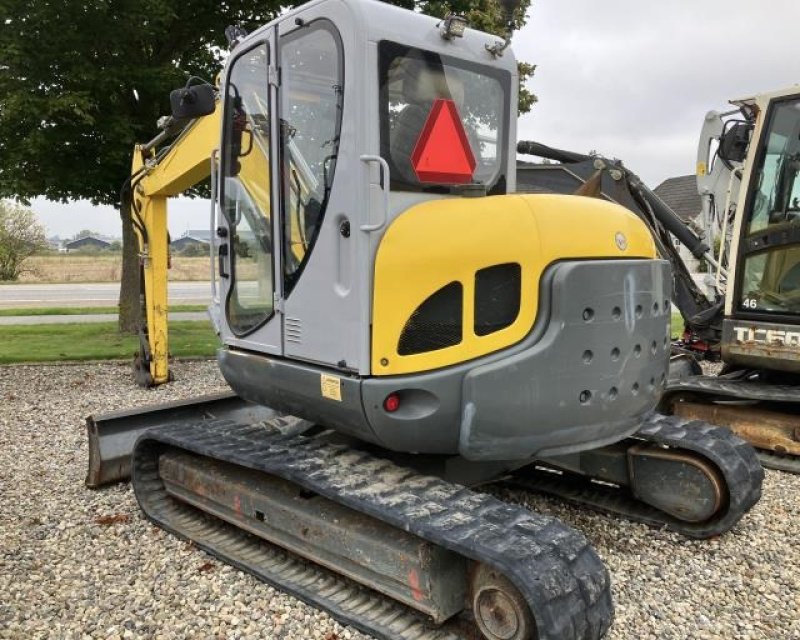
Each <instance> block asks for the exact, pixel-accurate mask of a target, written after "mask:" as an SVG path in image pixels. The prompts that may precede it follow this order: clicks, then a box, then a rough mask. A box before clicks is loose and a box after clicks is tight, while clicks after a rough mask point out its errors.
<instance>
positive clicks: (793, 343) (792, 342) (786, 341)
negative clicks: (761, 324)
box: [733, 327, 800, 347]
mask: <svg viewBox="0 0 800 640" xmlns="http://www.w3.org/2000/svg"><path fill="white" fill-rule="evenodd" d="M733 333H734V334H735V335H736V341H737V342H752V343H754V344H765V345H778V346H786V347H799V346H800V331H784V330H783V329H759V328H758V327H733Z"/></svg>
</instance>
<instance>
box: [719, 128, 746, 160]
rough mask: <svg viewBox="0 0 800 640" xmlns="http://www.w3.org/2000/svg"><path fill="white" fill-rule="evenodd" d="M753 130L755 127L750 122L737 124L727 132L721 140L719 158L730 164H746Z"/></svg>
mask: <svg viewBox="0 0 800 640" xmlns="http://www.w3.org/2000/svg"><path fill="white" fill-rule="evenodd" d="M752 130H753V125H752V124H750V123H749V122H737V123H735V124H734V125H733V126H732V127H730V128H729V129H728V130H727V131H725V133H723V134H722V135H721V136H720V139H719V149H718V150H717V154H718V155H719V157H720V158H722V159H723V160H727V161H728V162H744V159H745V158H746V157H747V147H748V146H749V145H750V132H751V131H752Z"/></svg>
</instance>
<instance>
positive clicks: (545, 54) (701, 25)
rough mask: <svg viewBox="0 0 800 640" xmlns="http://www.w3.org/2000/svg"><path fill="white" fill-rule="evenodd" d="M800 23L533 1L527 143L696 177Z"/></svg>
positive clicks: (639, 5)
mask: <svg viewBox="0 0 800 640" xmlns="http://www.w3.org/2000/svg"><path fill="white" fill-rule="evenodd" d="M799 30H800V0H769V1H765V0H762V2H745V1H744V0H727V1H725V0H701V1H698V0H670V1H661V2H655V1H653V0H650V1H647V0H644V1H643V0H606V1H605V2H598V1H597V0H568V1H558V0H533V6H532V8H531V11H530V14H529V22H528V25H527V26H526V27H525V28H524V29H523V30H522V31H520V32H519V33H517V34H515V36H514V40H513V47H514V50H515V52H516V55H517V57H518V58H520V59H522V60H525V61H528V62H533V63H535V64H537V65H538V69H537V71H536V76H535V77H534V79H533V81H532V82H531V83H530V88H531V89H532V90H533V92H534V93H536V94H537V95H538V97H539V103H538V104H537V105H536V106H535V107H534V109H533V111H532V112H531V113H530V114H528V115H526V116H524V117H523V118H522V119H521V120H520V122H519V133H518V135H519V139H521V140H536V141H538V142H543V143H545V144H549V145H550V146H555V147H561V148H564V149H569V150H573V151H580V152H588V151H598V152H600V153H602V154H604V155H606V156H610V157H617V158H621V159H622V160H624V161H625V163H626V165H627V166H628V167H629V168H631V169H632V170H633V171H635V172H636V173H638V174H639V175H640V176H641V177H642V178H643V179H644V180H645V182H647V183H648V184H649V185H650V186H651V187H655V186H657V185H658V184H659V183H660V182H661V181H663V180H664V179H666V178H668V177H672V176H677V175H685V174H689V173H693V172H694V164H695V154H696V146H697V136H698V134H699V132H700V127H701V125H702V122H703V116H704V115H705V113H706V112H707V111H709V110H710V109H718V110H724V109H725V108H726V107H727V101H728V100H730V99H733V98H741V97H745V96H748V95H752V94H755V93H759V92H764V91H770V90H773V89H779V88H783V87H786V86H789V85H792V84H796V83H800V44H798V43H799V42H800V38H798V31H799ZM123 178H124V176H120V182H122V179H123ZM33 208H34V210H35V211H36V212H37V213H38V214H39V217H40V219H41V220H42V222H44V223H45V225H46V226H47V227H48V231H49V234H58V235H60V236H62V237H69V236H71V235H73V234H75V233H76V232H77V231H79V230H81V229H85V228H89V229H93V230H96V231H99V232H101V233H105V234H108V235H115V236H116V235H119V234H120V231H119V229H120V225H119V217H118V215H117V213H116V212H115V211H114V210H113V209H111V208H108V207H97V208H95V207H92V206H91V205H89V204H88V203H83V202H77V203H72V204H70V205H56V204H54V203H49V202H46V201H43V200H36V201H35V202H34V207H33ZM207 225H208V205H207V203H206V202H204V201H198V200H195V201H192V200H185V199H184V200H178V201H176V202H174V203H172V204H171V205H170V221H169V227H170V231H171V233H172V235H173V237H175V236H179V235H181V234H182V233H183V232H184V231H185V230H187V229H190V228H191V229H197V228H205V227H206V226H207Z"/></svg>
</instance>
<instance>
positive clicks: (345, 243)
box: [276, 3, 388, 373]
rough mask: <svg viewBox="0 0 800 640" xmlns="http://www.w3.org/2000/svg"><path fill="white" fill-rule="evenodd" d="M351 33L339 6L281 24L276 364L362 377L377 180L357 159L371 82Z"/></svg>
mask: <svg viewBox="0 0 800 640" xmlns="http://www.w3.org/2000/svg"><path fill="white" fill-rule="evenodd" d="M358 24H359V23H358V22H357V21H356V20H355V19H354V16H353V13H352V9H351V7H349V6H348V4H347V3H323V4H319V3H308V4H307V5H304V7H303V8H302V9H301V10H300V11H298V12H296V13H295V12H293V13H292V16H291V17H290V18H287V19H285V20H283V21H281V22H280V23H279V25H278V41H277V54H278V66H279V68H280V87H279V100H278V108H279V113H278V115H279V119H280V123H281V138H280V152H281V167H280V172H279V174H276V175H280V176H281V185H280V187H281V192H280V193H281V215H282V221H283V222H282V228H281V234H282V236H283V242H282V255H283V260H282V264H281V272H280V279H281V281H282V282H281V284H282V291H283V296H284V298H285V299H284V300H283V307H284V343H283V346H284V355H285V356H286V358H291V359H293V360H301V361H305V362H309V363H312V364H316V365H321V366H324V367H330V368H335V369H338V370H340V371H348V372H359V373H368V372H369V313H370V287H369V278H370V277H371V255H370V251H371V247H370V243H371V242H377V240H376V238H375V236H376V235H377V233H371V232H370V231H368V229H372V230H373V231H375V230H377V229H379V228H380V226H381V225H377V226H372V227H368V226H367V225H368V224H369V223H370V222H373V220H371V219H370V212H369V208H368V202H369V200H368V193H369V190H370V188H371V187H370V183H371V182H373V181H374V182H378V181H379V180H380V177H379V176H378V167H377V166H375V165H376V163H370V162H367V161H365V159H364V155H365V154H366V153H368V151H367V149H369V148H370V147H369V143H368V136H369V135H370V132H377V125H376V124H375V120H374V116H373V117H372V118H370V115H371V111H370V108H371V106H372V102H371V101H370V100H369V99H367V98H366V94H365V93H364V91H363V86H364V81H365V79H366V78H368V77H371V75H372V74H370V73H369V72H368V69H369V68H370V67H369V65H370V62H371V61H369V58H368V51H367V49H366V45H367V42H366V38H365V37H364V34H363V33H359V32H357V29H356V27H357V25H358ZM372 173H374V174H375V175H374V176H373V175H372ZM386 188H387V189H388V184H387V185H386ZM379 213H382V212H379ZM376 217H377V215H376Z"/></svg>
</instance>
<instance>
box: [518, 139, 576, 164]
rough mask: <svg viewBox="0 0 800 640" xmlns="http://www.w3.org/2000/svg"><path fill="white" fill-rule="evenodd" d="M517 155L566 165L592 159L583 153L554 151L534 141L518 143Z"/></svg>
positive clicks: (562, 150)
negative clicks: (535, 157) (520, 154)
mask: <svg viewBox="0 0 800 640" xmlns="http://www.w3.org/2000/svg"><path fill="white" fill-rule="evenodd" d="M517 153H523V154H525V155H529V156H539V157H541V158H547V159H548V160H554V161H555V162H563V163H565V164H569V163H573V162H584V161H586V160H591V159H592V157H591V156H587V155H583V154H582V153H575V152H574V151H565V150H564V149H554V148H553V147H548V146H547V145H546V144H542V143H540V142H533V141H532V140H520V141H519V142H517Z"/></svg>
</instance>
